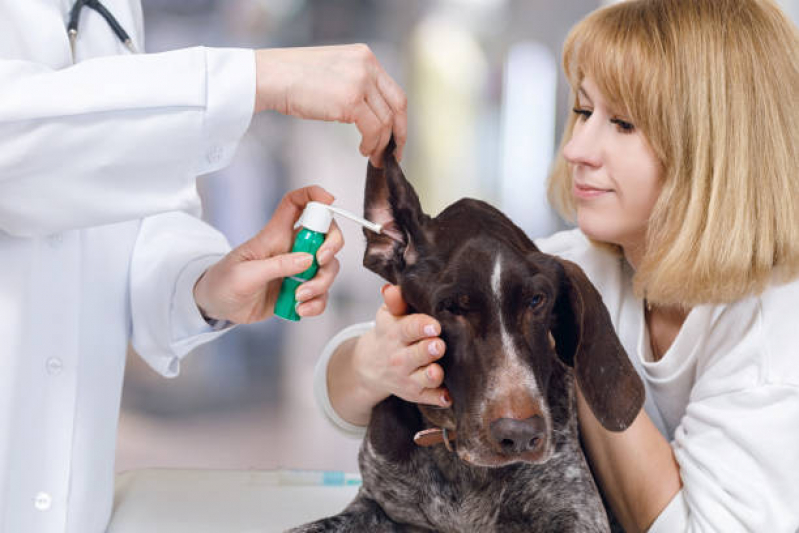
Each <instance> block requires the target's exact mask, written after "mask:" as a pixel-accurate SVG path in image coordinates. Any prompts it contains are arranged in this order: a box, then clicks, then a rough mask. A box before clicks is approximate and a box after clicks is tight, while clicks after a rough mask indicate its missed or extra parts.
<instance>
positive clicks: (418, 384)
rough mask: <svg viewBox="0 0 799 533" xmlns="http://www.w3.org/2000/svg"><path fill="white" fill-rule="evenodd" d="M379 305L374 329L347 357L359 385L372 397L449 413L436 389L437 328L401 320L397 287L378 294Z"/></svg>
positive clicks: (412, 318)
mask: <svg viewBox="0 0 799 533" xmlns="http://www.w3.org/2000/svg"><path fill="white" fill-rule="evenodd" d="M382 292H383V300H384V302H385V303H384V304H383V305H382V306H381V307H380V309H379V310H378V311H377V317H376V325H375V327H374V329H372V330H371V331H370V332H368V333H365V334H364V335H363V336H362V337H361V338H360V339H359V340H358V344H357V345H356V346H355V352H354V354H353V357H354V358H355V365H356V368H357V369H358V370H359V372H360V373H361V377H362V380H363V383H364V385H365V386H367V387H371V388H372V389H373V391H374V392H375V394H376V397H379V396H382V397H387V396H389V395H390V394H393V395H395V396H399V397H400V398H402V399H403V400H407V401H409V402H415V403H424V404H430V405H438V406H441V407H449V406H450V405H451V403H452V402H451V400H450V398H449V393H448V392H447V390H446V389H445V388H443V387H442V386H441V384H442V382H443V380H444V370H443V369H442V368H441V365H439V364H438V363H436V362H435V361H437V360H438V359H440V358H441V356H442V355H444V350H445V349H446V346H445V345H444V341H443V340H441V339H440V338H439V337H438V335H439V334H440V333H441V325H440V324H439V323H438V321H437V320H436V319H434V318H433V317H431V316H428V315H422V314H414V315H406V314H405V313H406V312H407V304H406V303H405V301H404V300H403V298H402V293H401V292H400V289H399V287H397V286H394V285H386V286H385V287H384V288H383V291H382Z"/></svg>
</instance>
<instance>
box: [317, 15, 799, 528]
mask: <svg viewBox="0 0 799 533" xmlns="http://www.w3.org/2000/svg"><path fill="white" fill-rule="evenodd" d="M564 68H565V71H566V74H567V77H568V79H569V81H570V83H571V86H572V88H573V95H574V96H573V98H574V112H573V114H572V116H571V119H570V120H569V123H568V125H567V128H566V132H565V135H564V138H563V143H562V145H561V151H560V154H559V157H558V161H557V163H556V165H555V168H554V171H553V174H552V176H551V180H550V187H549V192H550V200H551V201H552V202H553V203H554V205H555V206H556V207H558V209H559V210H560V211H561V213H562V214H563V215H565V216H567V217H569V218H571V219H573V220H575V221H576V223H577V225H578V226H579V228H578V229H575V230H572V231H566V232H563V233H559V234H556V235H554V236H552V237H550V238H547V239H543V240H539V241H538V242H537V244H538V245H539V247H540V248H541V249H542V250H543V251H545V252H548V253H552V254H556V255H559V256H562V257H565V258H567V259H570V260H572V261H574V262H576V263H578V264H579V265H580V266H581V267H582V268H583V269H584V270H585V272H586V273H587V274H588V276H589V278H590V279H591V280H592V281H593V282H594V284H595V285H596V286H597V288H598V289H599V291H600V292H601V293H602V295H603V298H604V301H605V303H606V305H607V307H608V309H609V311H610V314H611V317H612V318H613V322H614V326H615V327H616V329H617V333H618V335H619V337H620V339H621V341H622V343H623V344H624V346H625V349H626V351H627V353H628V355H629V356H630V358H631V359H632V361H633V363H634V364H635V366H636V368H637V369H638V371H639V373H640V375H641V377H642V379H643V380H644V382H645V384H646V387H647V401H646V405H645V409H644V410H643V411H642V412H641V413H640V415H639V416H638V418H637V419H636V420H635V422H634V423H633V424H632V425H631V427H629V428H628V429H627V430H625V431H623V432H621V433H610V432H608V431H606V430H605V429H603V428H602V426H601V425H599V424H598V422H597V420H596V419H595V418H594V416H593V414H592V413H591V411H590V409H588V408H587V406H586V404H585V402H584V400H583V399H582V397H581V396H578V412H579V416H580V425H581V430H582V434H583V438H584V440H585V443H586V448H587V451H588V455H589V459H590V461H591V463H592V465H593V468H594V470H595V473H596V475H597V478H598V481H599V483H600V485H601V487H602V489H603V491H604V492H605V494H606V495H607V497H608V501H609V503H610V505H611V507H612V509H613V511H614V512H615V514H616V515H617V517H618V518H619V519H620V521H621V522H622V524H623V525H624V527H625V529H626V530H628V531H644V530H647V529H648V530H649V531H667V532H674V531H686V530H690V531H725V532H726V531H758V532H759V531H769V532H772V531H773V532H777V531H784V532H791V533H793V532H794V531H796V530H797V528H799V506H797V505H796V502H797V501H799V364H798V362H797V360H796V349H795V348H794V343H793V342H791V341H792V340H793V339H794V337H795V331H796V330H797V327H799V318H797V315H796V314H795V310H794V308H795V305H796V302H799V279H797V278H798V277H799V176H797V173H796V170H795V164H796V161H795V158H796V156H797V154H799V112H797V108H796V106H795V105H796V102H799V34H797V29H796V27H795V26H793V25H792V24H791V23H790V22H789V21H788V20H787V19H786V17H785V15H784V14H783V13H782V12H780V10H779V9H778V8H777V6H776V5H775V4H774V3H773V2H771V1H769V0H634V1H629V2H623V3H619V4H616V5H613V6H610V7H607V8H604V9H600V10H598V11H596V12H594V13H593V14H591V15H589V16H588V17H587V18H586V19H585V20H583V21H582V22H581V23H579V24H578V25H577V26H576V27H575V28H574V29H573V30H572V32H571V33H570V35H569V37H568V39H567V41H566V44H565V49H564ZM384 298H385V301H386V304H385V305H384V306H383V307H382V308H381V309H380V310H379V311H378V312H377V317H376V321H375V323H373V324H367V325H361V326H355V327H353V328H350V329H348V330H345V331H344V332H342V333H341V334H340V335H339V336H338V337H337V338H336V339H334V340H333V341H331V343H330V344H329V345H328V348H327V350H326V352H325V354H323V358H322V360H321V361H320V365H319V368H318V370H317V382H316V383H317V392H318V394H317V396H318V397H319V398H320V399H321V403H322V405H323V406H324V408H325V412H326V414H327V415H328V416H329V418H331V420H333V421H334V422H337V424H338V426H339V427H341V428H342V429H345V430H350V431H351V432H354V433H357V432H358V431H359V430H360V426H363V425H365V424H366V423H367V421H368V418H369V410H370V409H371V407H372V406H374V405H375V404H376V403H377V402H378V401H380V400H382V399H383V398H385V397H386V396H388V395H390V394H395V395H398V396H400V397H402V398H405V399H407V400H410V401H416V402H425V403H430V404H435V405H440V406H442V407H447V406H448V405H449V399H448V397H447V394H446V390H445V389H444V388H442V386H441V385H442V380H443V371H442V369H441V366H440V365H438V364H437V363H436V362H435V361H436V360H437V359H438V358H440V357H442V355H443V354H444V352H445V346H444V344H443V342H442V341H441V339H439V338H438V337H437V335H438V333H439V331H440V325H439V324H438V322H437V321H436V320H435V319H434V318H432V317H429V316H422V315H408V316H405V315H404V311H405V309H404V302H403V301H402V298H401V295H400V294H399V293H398V290H397V288H396V287H387V288H385V289H384ZM328 361H329V362H328Z"/></svg>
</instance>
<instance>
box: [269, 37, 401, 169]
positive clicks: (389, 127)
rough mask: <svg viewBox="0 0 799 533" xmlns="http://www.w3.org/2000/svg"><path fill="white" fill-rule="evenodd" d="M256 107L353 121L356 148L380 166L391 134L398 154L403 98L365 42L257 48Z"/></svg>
mask: <svg viewBox="0 0 799 533" xmlns="http://www.w3.org/2000/svg"><path fill="white" fill-rule="evenodd" d="M255 72H256V98H255V112H256V113H258V112H260V111H264V110H267V109H271V110H274V111H278V112H280V113H283V114H285V115H293V116H296V117H300V118H307V119H314V120H326V121H335V122H346V123H354V124H355V125H356V126H357V128H358V130H359V131H360V132H361V145H360V151H361V154H362V155H364V156H368V157H369V159H370V160H371V162H372V164H373V165H375V166H378V167H380V166H382V163H381V160H382V154H383V149H384V148H385V147H386V145H387V144H388V141H389V138H390V137H391V134H392V133H393V134H394V139H395V141H396V143H397V151H396V155H397V160H401V158H402V150H403V147H404V146H405V138H406V132H407V114H406V107H407V100H406V97H405V93H404V92H403V90H402V89H401V88H400V86H399V85H397V83H396V82H395V81H394V80H393V79H392V78H391V76H389V75H388V74H387V73H386V71H385V70H383V67H382V66H381V65H380V63H379V62H378V61H377V58H376V57H375V55H374V54H373V53H372V51H371V50H370V49H369V47H368V46H366V45H364V44H351V45H343V46H320V47H310V48H274V49H267V50H257V51H256V53H255Z"/></svg>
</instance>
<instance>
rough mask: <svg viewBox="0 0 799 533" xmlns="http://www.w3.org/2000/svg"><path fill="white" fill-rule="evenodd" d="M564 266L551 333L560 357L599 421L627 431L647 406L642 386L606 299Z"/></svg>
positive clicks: (578, 270) (567, 264)
mask: <svg viewBox="0 0 799 533" xmlns="http://www.w3.org/2000/svg"><path fill="white" fill-rule="evenodd" d="M557 262H558V263H559V264H560V265H561V267H562V268H563V272H562V276H560V277H561V281H560V287H559V296H558V299H557V300H556V302H555V314H556V323H555V326H554V327H553V329H552V335H553V337H554V338H555V344H556V348H555V349H556V351H557V353H558V356H559V357H560V359H561V360H562V361H563V362H564V363H566V364H567V365H569V366H572V367H573V368H574V374H575V376H576V377H577V383H578V385H579V386H580V390H581V391H582V393H583V396H584V397H585V400H586V402H587V403H588V405H589V406H590V408H591V411H593V413H594V415H595V416H596V417H597V420H599V422H600V423H601V424H602V425H603V426H604V427H605V428H606V429H608V430H610V431H621V430H623V429H626V428H627V427H628V426H629V425H630V424H631V423H632V422H633V420H634V419H635V417H636V416H637V415H638V412H639V411H640V410H641V406H642V405H643V403H644V385H643V382H642V381H641V378H640V377H639V376H638V374H637V373H636V371H635V368H634V367H633V365H632V363H631V362H630V360H629V358H628V357H627V353H626V352H625V351H624V348H623V347H622V345H621V342H620V341H619V338H618V337H617V335H616V331H615V330H614V329H613V324H612V323H611V320H610V315H609V314H608V310H607V308H605V304H604V303H603V302H602V296H601V295H600V294H599V292H598V291H597V290H596V288H595V287H594V286H593V284H591V282H590V281H589V280H588V278H587V277H586V275H585V273H584V272H583V271H582V269H581V268H580V267H579V266H577V265H576V264H574V263H572V262H570V261H566V260H564V259H558V261H557Z"/></svg>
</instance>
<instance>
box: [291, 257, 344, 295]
mask: <svg viewBox="0 0 799 533" xmlns="http://www.w3.org/2000/svg"><path fill="white" fill-rule="evenodd" d="M340 269H341V264H340V263H339V261H338V259H336V258H335V257H334V258H333V260H332V261H330V262H329V263H328V264H326V265H325V266H323V267H320V268H319V270H317V271H316V275H315V276H314V277H313V279H311V280H310V281H306V282H305V283H303V284H302V285H300V286H299V287H298V288H297V300H299V301H300V302H305V301H306V300H310V299H311V298H316V297H317V296H321V295H323V294H325V293H326V292H327V291H328V290H330V286H331V285H333V280H335V279H336V276H337V275H338V273H339V270H340Z"/></svg>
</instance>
